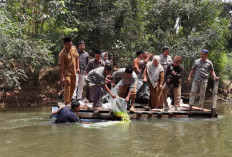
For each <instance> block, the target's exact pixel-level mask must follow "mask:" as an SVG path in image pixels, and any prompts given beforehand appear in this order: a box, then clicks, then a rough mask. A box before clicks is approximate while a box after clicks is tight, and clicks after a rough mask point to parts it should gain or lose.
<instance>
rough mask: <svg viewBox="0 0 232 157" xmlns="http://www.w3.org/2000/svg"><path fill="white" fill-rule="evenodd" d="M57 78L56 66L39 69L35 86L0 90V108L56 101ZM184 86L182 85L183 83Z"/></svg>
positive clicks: (31, 84) (54, 102)
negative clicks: (37, 81)
mask: <svg viewBox="0 0 232 157" xmlns="http://www.w3.org/2000/svg"><path fill="white" fill-rule="evenodd" d="M59 80H60V78H59V69H58V67H54V68H46V69H44V70H42V71H41V73H40V76H39V83H38V85H37V86H34V85H33V82H32V81H30V80H28V81H27V82H24V83H22V89H21V90H15V91H6V92H3V91H0V108H6V107H7V108H10V107H29V106H45V105H54V104H56V103H57V101H58V99H57V93H58V92H59V91H60V90H61V89H62V87H63V86H62V85H61V84H60V81H59ZM183 86H184V85H183ZM182 89H183V90H182V92H184V93H183V95H185V96H186V98H188V95H189V92H190V89H191V87H189V84H188V85H186V86H185V88H183V87H182ZM209 90H210V89H208V90H207V93H206V99H208V100H210V99H211V96H212V93H211V92H210V91H209ZM224 91H225V90H222V89H220V90H219V93H220V94H219V97H221V98H223V99H226V98H225V97H226V94H225V92H224Z"/></svg>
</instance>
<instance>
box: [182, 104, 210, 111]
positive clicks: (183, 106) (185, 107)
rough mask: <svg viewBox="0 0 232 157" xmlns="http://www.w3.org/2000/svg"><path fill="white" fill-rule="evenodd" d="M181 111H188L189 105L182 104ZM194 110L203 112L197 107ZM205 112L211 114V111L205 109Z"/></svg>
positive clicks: (193, 107)
mask: <svg viewBox="0 0 232 157" xmlns="http://www.w3.org/2000/svg"><path fill="white" fill-rule="evenodd" d="M180 108H181V109H188V108H189V105H188V104H181V107H180ZM192 110H193V111H194V110H196V111H201V110H200V108H199V107H196V106H192ZM203 111H205V112H210V111H211V110H208V109H205V108H203Z"/></svg>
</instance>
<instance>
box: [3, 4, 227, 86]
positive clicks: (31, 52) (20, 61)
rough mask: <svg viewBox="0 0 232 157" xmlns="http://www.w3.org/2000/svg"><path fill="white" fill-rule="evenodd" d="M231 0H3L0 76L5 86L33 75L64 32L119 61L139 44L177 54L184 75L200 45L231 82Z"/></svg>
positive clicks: (56, 50) (130, 55)
mask: <svg viewBox="0 0 232 157" xmlns="http://www.w3.org/2000/svg"><path fill="white" fill-rule="evenodd" d="M231 9H232V5H231V4H230V3H225V2H223V1H221V0H199V1H195V0H188V1H185V0H169V1H166V0H146V1H145V0H103V1H98V0H87V1H84V2H83V1H79V0H78V1H74V0H66V1H58V0H43V1H39V0H33V1H32V0H24V1H23V2H21V1H16V0H8V2H7V5H6V6H5V7H1V8H0V11H1V16H0V62H1V63H2V65H1V67H0V80H1V82H2V83H1V84H4V86H6V87H9V88H15V87H20V81H21V80H22V79H25V80H26V79H33V80H34V85H36V84H37V81H38V74H39V72H40V70H41V69H42V68H44V67H45V66H48V65H52V64H53V65H57V62H56V61H55V62H54V60H56V59H57V55H58V53H59V51H60V50H61V48H62V38H63V37H65V36H71V37H72V38H73V39H74V44H76V43H77V41H79V40H84V41H85V42H86V46H87V51H88V52H90V54H92V51H93V50H95V49H101V50H102V51H108V52H110V53H111V54H113V56H114V63H115V64H117V65H119V66H125V65H128V64H131V61H132V59H133V57H134V55H135V52H136V51H138V50H148V51H149V52H151V53H153V54H160V53H161V51H160V49H161V47H163V46H164V45H168V46H170V47H171V55H172V56H174V55H176V54H178V55H180V56H182V57H183V64H184V66H185V73H186V74H185V75H184V76H187V74H188V73H189V70H190V68H191V66H192V64H193V61H194V60H195V59H196V58H199V51H200V50H201V49H202V48H206V49H208V50H209V51H210V54H209V59H210V60H212V61H213V63H214V66H215V71H216V73H217V75H219V76H220V77H221V78H222V80H223V79H230V80H231V82H232V62H231V59H232V55H231V50H232V42H231V41H232V38H231V31H230V30H229V29H228V26H229V24H230V15H229V11H230V10H231Z"/></svg>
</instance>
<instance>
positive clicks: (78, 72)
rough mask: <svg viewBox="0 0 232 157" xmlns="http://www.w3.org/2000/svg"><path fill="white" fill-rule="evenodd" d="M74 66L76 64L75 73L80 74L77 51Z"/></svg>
mask: <svg viewBox="0 0 232 157" xmlns="http://www.w3.org/2000/svg"><path fill="white" fill-rule="evenodd" d="M76 64H77V65H76V66H77V74H80V66H79V55H78V52H77V57H76Z"/></svg>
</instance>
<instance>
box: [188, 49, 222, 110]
mask: <svg viewBox="0 0 232 157" xmlns="http://www.w3.org/2000/svg"><path fill="white" fill-rule="evenodd" d="M207 56H208V50H206V49H202V50H201V53H200V59H197V60H195V61H194V64H193V66H192V69H191V71H190V74H189V77H188V82H190V81H191V77H192V75H193V74H194V73H195V75H194V80H193V83H192V89H191V94H190V98H189V110H191V109H192V106H193V105H194V100H195V96H196V93H197V92H198V89H199V88H200V99H199V108H200V109H201V110H203V104H204V101H205V92H206V87H207V83H208V76H209V74H210V73H211V74H212V76H213V78H214V79H216V80H219V77H217V76H216V74H215V72H214V68H213V63H212V62H211V61H210V60H208V59H207Z"/></svg>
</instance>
